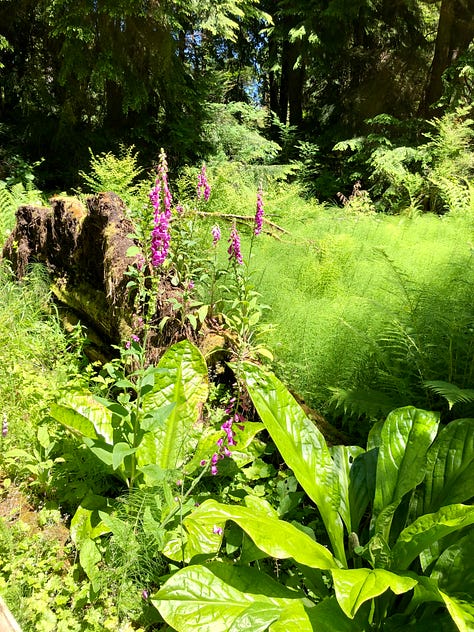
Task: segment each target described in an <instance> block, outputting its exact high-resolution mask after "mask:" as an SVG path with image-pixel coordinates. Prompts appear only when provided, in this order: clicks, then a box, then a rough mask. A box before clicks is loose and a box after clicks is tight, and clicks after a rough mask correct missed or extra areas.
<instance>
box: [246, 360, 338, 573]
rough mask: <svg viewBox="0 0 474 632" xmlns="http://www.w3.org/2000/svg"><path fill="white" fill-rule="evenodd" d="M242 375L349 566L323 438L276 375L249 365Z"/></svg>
mask: <svg viewBox="0 0 474 632" xmlns="http://www.w3.org/2000/svg"><path fill="white" fill-rule="evenodd" d="M241 375H242V378H243V379H244V381H245V383H246V386H247V389H248V391H249V394H250V397H251V398H252V401H253V403H254V405H255V407H256V409H257V411H258V414H259V415H260V418H261V419H262V421H263V423H264V424H265V427H266V429H267V430H268V432H269V433H270V435H271V437H272V439H273V441H274V442H275V445H276V446H277V448H278V450H279V452H280V454H281V455H282V457H283V458H284V460H285V463H286V464H287V465H288V467H290V468H291V469H292V470H293V473H294V475H295V477H296V478H297V480H298V482H299V483H300V485H301V486H302V487H303V489H304V490H305V492H306V493H307V494H308V496H309V497H310V498H311V499H312V500H313V501H314V502H315V503H316V505H317V507H318V509H319V512H320V514H321V517H322V519H323V521H324V525H325V527H326V530H327V532H328V535H329V538H330V540H331V544H332V546H333V548H334V552H335V555H336V557H337V558H338V559H339V560H340V561H341V562H342V563H343V564H344V565H346V557H345V551H344V527H343V523H342V520H341V516H340V515H339V511H344V510H343V508H342V500H341V490H340V486H339V478H338V475H337V472H336V469H335V467H334V462H333V460H332V458H331V454H330V452H329V448H328V447H327V445H326V441H325V439H324V437H323V435H322V434H321V432H320V431H319V430H318V429H317V428H316V426H315V425H314V423H313V422H312V421H311V420H310V419H308V417H307V416H306V415H305V413H304V412H303V410H302V408H301V406H299V404H298V403H297V402H296V400H295V399H294V398H293V397H292V395H291V394H290V393H289V392H288V390H287V388H286V387H285V386H284V384H282V382H280V380H278V378H277V377H275V376H274V375H273V374H271V373H267V372H265V371H264V370H263V369H261V368H260V367H258V366H256V365H253V364H249V363H245V364H244V366H243V367H242V373H241Z"/></svg>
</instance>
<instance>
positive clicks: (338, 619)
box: [307, 596, 367, 632]
mask: <svg viewBox="0 0 474 632" xmlns="http://www.w3.org/2000/svg"><path fill="white" fill-rule="evenodd" d="M307 612H308V616H309V619H310V621H311V624H312V626H313V630H314V631H315V632H361V631H362V630H364V629H365V626H366V623H367V616H366V614H367V613H364V607H362V609H361V610H359V612H358V613H357V614H356V615H355V617H354V618H353V619H350V618H349V617H348V616H346V615H345V614H344V612H343V611H342V609H341V606H340V605H339V604H338V602H337V599H336V598H335V597H334V596H332V597H327V598H326V599H323V600H322V601H320V602H318V603H317V604H316V605H315V606H314V607H312V608H309V609H308V610H307ZM364 617H365V620H364Z"/></svg>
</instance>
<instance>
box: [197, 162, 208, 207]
mask: <svg viewBox="0 0 474 632" xmlns="http://www.w3.org/2000/svg"><path fill="white" fill-rule="evenodd" d="M196 191H197V197H198V200H200V199H201V198H204V200H205V201H206V202H208V201H209V198H210V196H211V185H210V184H209V182H208V180H207V174H206V165H205V164H203V165H202V168H201V173H200V174H199V175H198V184H197V189H196Z"/></svg>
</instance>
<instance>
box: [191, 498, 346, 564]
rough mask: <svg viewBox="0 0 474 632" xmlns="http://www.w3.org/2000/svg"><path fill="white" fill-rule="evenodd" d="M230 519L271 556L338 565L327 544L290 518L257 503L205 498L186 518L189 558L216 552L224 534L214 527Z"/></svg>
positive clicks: (310, 562)
mask: <svg viewBox="0 0 474 632" xmlns="http://www.w3.org/2000/svg"><path fill="white" fill-rule="evenodd" d="M227 520H232V521H233V522H235V523H237V524H238V525H239V527H240V528H241V529H243V531H245V533H247V535H248V536H249V537H250V538H251V539H252V541H253V542H254V543H255V545H256V546H257V547H258V548H259V549H260V550H261V551H263V552H264V553H266V554H267V555H268V556H270V557H275V558H277V559H287V558H293V559H294V560H295V561H296V562H299V563H300V564H304V565H306V566H310V567H311V568H319V569H331V568H337V563H336V560H335V559H334V557H333V556H332V555H331V553H330V552H329V551H328V550H327V549H326V547H324V546H322V545H321V544H319V543H318V542H315V541H314V540H313V539H312V538H311V537H310V536H309V535H307V534H306V533H304V532H303V531H300V529H297V528H296V527H294V526H293V525H292V524H290V523H289V522H285V521H283V520H279V519H278V518H276V517H272V516H270V515H269V514H268V512H267V511H266V510H259V509H258V507H257V506H256V505H253V506H251V507H242V506H239V505H224V504H221V503H218V502H216V501H215V500H206V501H205V502H204V503H203V504H202V505H201V506H200V507H198V508H197V509H196V510H195V511H194V512H193V513H192V514H191V515H190V516H187V517H186V518H185V519H184V526H185V529H186V531H187V534H188V538H187V545H186V559H188V560H189V559H190V558H192V557H193V556H194V555H198V554H201V553H215V552H217V550H218V547H219V545H220V541H221V536H219V535H217V536H216V534H215V533H214V531H215V527H220V528H221V529H223V528H224V527H225V523H226V522H227Z"/></svg>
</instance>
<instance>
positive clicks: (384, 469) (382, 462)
mask: <svg viewBox="0 0 474 632" xmlns="http://www.w3.org/2000/svg"><path fill="white" fill-rule="evenodd" d="M437 429H438V416H437V414H436V413H432V412H427V411H424V410H418V409H417V408H413V407H412V406H407V407H405V408H398V409H397V410H394V411H393V412H392V413H390V415H389V416H388V417H387V419H386V421H385V423H384V425H383V428H382V433H381V444H380V447H379V454H378V459H377V475H376V487H375V497H374V518H375V519H376V518H377V517H378V516H379V515H380V514H381V513H382V512H383V511H384V510H385V512H384V515H383V516H381V518H382V519H381V521H380V524H379V525H377V526H376V531H377V533H381V534H382V535H383V537H384V539H385V540H386V541H387V542H388V541H389V532H390V526H391V516H393V513H394V512H395V510H396V508H397V506H398V505H399V503H400V501H401V499H402V498H403V496H404V495H405V494H406V493H407V492H409V491H411V490H413V489H414V488H415V487H416V486H417V485H419V483H421V481H422V480H423V477H424V475H425V471H426V458H427V457H426V453H427V450H428V448H429V447H430V445H431V443H432V442H433V440H434V438H435V436H436V432H437Z"/></svg>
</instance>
